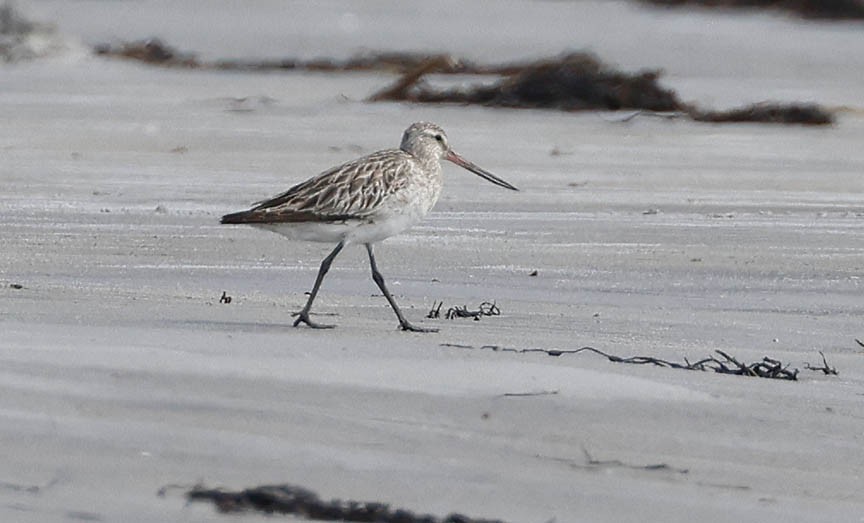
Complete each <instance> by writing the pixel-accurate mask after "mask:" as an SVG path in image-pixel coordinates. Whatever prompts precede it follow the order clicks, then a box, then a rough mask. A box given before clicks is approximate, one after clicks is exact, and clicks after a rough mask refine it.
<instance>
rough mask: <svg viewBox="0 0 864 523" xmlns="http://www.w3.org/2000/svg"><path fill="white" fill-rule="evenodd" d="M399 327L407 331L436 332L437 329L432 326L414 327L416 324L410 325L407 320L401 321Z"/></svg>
mask: <svg viewBox="0 0 864 523" xmlns="http://www.w3.org/2000/svg"><path fill="white" fill-rule="evenodd" d="M399 327H400V328H401V329H402V330H403V331H409V332H438V329H434V328H432V327H416V326H414V325H412V324H411V323H409V322H408V321H403V322H402V323H401V324H400V325H399Z"/></svg>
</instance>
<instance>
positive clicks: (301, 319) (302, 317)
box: [293, 242, 345, 329]
mask: <svg viewBox="0 0 864 523" xmlns="http://www.w3.org/2000/svg"><path fill="white" fill-rule="evenodd" d="M342 247H345V243H344V242H339V245H337V246H336V248H335V249H333V252H331V253H330V254H328V255H327V257H326V258H324V261H322V262H321V268H320V269H318V277H317V278H315V286H314V287H312V292H311V293H309V299H308V300H307V301H306V306H305V307H303V310H302V311H300V312H295V313H294V314H293V316H297V319H296V320H294V326H295V327H296V326H298V325H300V324H301V323H305V324H306V325H308V326H310V327H312V328H313V329H332V328H333V327H334V325H322V324H320V323H315V322H314V321H312V320H310V319H309V311H310V310H311V309H312V302H313V301H315V296H317V295H318V289H319V288H320V287H321V282H322V281H324V275H325V274H327V271H329V270H330V264H331V263H333V259H334V258H336V255H337V254H339V251H341V250H342Z"/></svg>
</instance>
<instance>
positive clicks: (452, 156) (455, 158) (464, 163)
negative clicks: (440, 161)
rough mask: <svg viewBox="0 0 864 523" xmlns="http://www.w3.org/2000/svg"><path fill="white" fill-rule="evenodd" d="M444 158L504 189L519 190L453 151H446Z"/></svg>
mask: <svg viewBox="0 0 864 523" xmlns="http://www.w3.org/2000/svg"><path fill="white" fill-rule="evenodd" d="M444 159H445V160H448V161H451V162H453V163H455V164H456V165H458V166H459V167H462V168H464V169H468V170H469V171H471V172H472V173H474V174H476V175H477V176H479V177H481V178H484V179H486V180H489V181H490V182H492V183H494V184H495V185H498V186H500V187H504V188H506V189H510V190H512V191H518V190H519V189H517V188H516V187H514V186H512V185H510V184H509V183H507V182H505V181H504V180H502V179H501V178H498V177H497V176H495V175H494V174H492V173H490V172H489V171H487V170H486V169H483V168H481V167H479V166H477V165H475V164H473V163H471V162H469V161H468V160H466V159H465V158H462V157H461V156H459V155H458V154H456V153H455V152H453V151H448V152H447V156H445V157H444Z"/></svg>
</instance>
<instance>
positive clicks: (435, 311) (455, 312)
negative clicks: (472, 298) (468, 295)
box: [426, 301, 501, 321]
mask: <svg viewBox="0 0 864 523" xmlns="http://www.w3.org/2000/svg"><path fill="white" fill-rule="evenodd" d="M443 305H444V302H443V301H441V302H433V303H432V308H431V309H430V310H429V312H428V313H427V314H426V317H427V318H429V319H437V318H440V317H441V307H442V306H443ZM500 314H501V309H499V308H498V306H497V305H496V304H495V302H494V301H491V302H490V301H484V302H483V303H481V304H480V306H479V307H478V308H477V309H476V310H469V309H468V306H467V305H463V306H461V307H460V306H458V305H457V306H455V307H450V308H449V309H447V311H446V312H445V313H444V317H445V318H446V319H448V320H452V319H455V318H473V319H474V320H475V321H479V320H480V318H482V317H483V316H499V315H500Z"/></svg>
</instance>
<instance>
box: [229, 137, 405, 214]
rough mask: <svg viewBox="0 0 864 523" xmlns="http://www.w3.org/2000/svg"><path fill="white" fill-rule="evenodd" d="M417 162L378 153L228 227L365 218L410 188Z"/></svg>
mask: <svg viewBox="0 0 864 523" xmlns="http://www.w3.org/2000/svg"><path fill="white" fill-rule="evenodd" d="M418 167H419V166H418V165H417V161H416V160H415V159H414V158H413V157H412V156H411V155H410V154H408V153H406V152H404V151H402V150H400V149H388V150H384V151H378V152H376V153H372V154H370V155H368V156H364V157H362V158H358V159H356V160H353V161H351V162H348V163H345V164H343V165H340V166H338V167H334V168H332V169H330V170H328V171H325V172H323V173H321V174H319V175H317V176H315V177H312V178H310V179H308V180H306V181H305V182H302V183H299V184H297V185H295V186H293V187H291V188H290V189H288V190H287V191H285V192H283V193H281V194H278V195H276V196H274V197H273V198H271V199H268V200H265V201H262V202H259V203H258V204H256V205H255V207H253V208H252V209H249V210H247V211H241V212H237V213H233V214H227V215H225V216H223V217H222V223H246V224H264V223H290V222H313V221H339V220H350V219H363V218H365V217H368V216H370V215H373V214H375V212H376V211H377V210H378V209H379V208H380V207H381V206H382V205H383V204H384V203H385V202H386V200H387V198H388V197H390V196H391V195H393V194H395V193H398V192H399V191H402V190H404V189H406V187H407V186H408V185H409V184H410V183H411V177H412V176H414V175H415V174H416V170H417V169H418Z"/></svg>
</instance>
